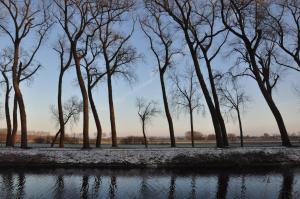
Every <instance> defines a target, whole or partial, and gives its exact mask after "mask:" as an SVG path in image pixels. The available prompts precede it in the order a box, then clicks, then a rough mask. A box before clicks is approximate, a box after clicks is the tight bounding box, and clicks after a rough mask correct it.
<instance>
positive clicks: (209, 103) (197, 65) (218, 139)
mask: <svg viewBox="0 0 300 199" xmlns="http://www.w3.org/2000/svg"><path fill="white" fill-rule="evenodd" d="M188 45H189V49H190V53H191V55H192V59H193V62H194V66H195V71H196V75H197V77H198V80H199V84H200V87H201V89H202V92H203V95H204V97H205V101H206V103H207V106H208V109H209V112H210V115H211V119H212V122H213V126H214V130H215V135H216V144H217V147H220V148H222V147H224V143H223V138H222V131H221V127H220V122H219V120H218V115H217V112H216V110H215V107H214V104H213V102H212V99H211V97H210V94H209V91H208V89H207V86H206V83H205V80H204V77H203V75H202V73H201V70H200V63H199V61H198V57H197V55H196V52H195V51H194V50H193V46H192V44H191V43H190V42H188Z"/></svg>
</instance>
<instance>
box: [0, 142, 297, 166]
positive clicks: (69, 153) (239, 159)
mask: <svg viewBox="0 0 300 199" xmlns="http://www.w3.org/2000/svg"><path fill="white" fill-rule="evenodd" d="M270 166H272V167H273V166H274V167H283V166H300V148H284V147H272V148H271V147H268V148H267V147H256V148H254V147H249V148H229V149H217V148H156V149H154V148H151V149H91V150H80V149H58V148H40V149H27V150H23V149H19V148H1V149H0V167H41V168H60V167H62V168H170V167H174V168H186V167H190V168H225V167H270Z"/></svg>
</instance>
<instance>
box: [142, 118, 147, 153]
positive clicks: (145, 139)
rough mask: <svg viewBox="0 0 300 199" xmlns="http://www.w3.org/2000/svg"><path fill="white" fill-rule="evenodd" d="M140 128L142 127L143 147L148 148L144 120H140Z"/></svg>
mask: <svg viewBox="0 0 300 199" xmlns="http://www.w3.org/2000/svg"><path fill="white" fill-rule="evenodd" d="M142 129H143V136H144V144H145V147H146V148H148V141H147V137H146V130H145V121H142Z"/></svg>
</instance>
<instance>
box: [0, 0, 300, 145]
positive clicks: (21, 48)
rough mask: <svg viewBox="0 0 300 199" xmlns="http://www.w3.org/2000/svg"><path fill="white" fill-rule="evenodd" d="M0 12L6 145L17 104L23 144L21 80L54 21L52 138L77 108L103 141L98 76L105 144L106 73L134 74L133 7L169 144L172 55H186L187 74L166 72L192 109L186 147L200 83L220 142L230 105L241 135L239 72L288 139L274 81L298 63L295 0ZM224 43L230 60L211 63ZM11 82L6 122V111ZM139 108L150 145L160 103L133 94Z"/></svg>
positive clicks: (11, 3) (24, 6)
mask: <svg viewBox="0 0 300 199" xmlns="http://www.w3.org/2000/svg"><path fill="white" fill-rule="evenodd" d="M0 13H1V14H0V31H1V38H7V40H5V41H4V39H2V40H1V45H2V46H5V45H6V46H8V47H6V48H4V47H3V48H2V53H1V63H0V64H1V72H2V76H3V83H4V84H5V90H6V95H5V113H6V114H5V115H6V122H7V146H14V144H15V135H16V132H17V128H18V108H19V114H20V124H21V147H22V148H27V119H26V111H25V103H24V99H23V96H22V92H21V89H20V83H22V82H24V81H28V80H30V79H31V78H32V77H33V76H34V75H35V74H36V72H37V71H38V70H39V69H40V68H41V64H40V63H39V62H38V61H37V60H36V59H35V58H36V54H37V52H38V51H39V49H40V47H41V45H42V44H43V42H44V40H45V39H46V37H47V33H48V32H49V31H50V30H51V27H53V26H55V27H56V28H57V29H58V30H60V31H58V32H59V39H57V40H58V41H57V45H56V46H55V47H54V50H55V51H56V52H57V54H58V55H59V56H58V57H59V60H60V72H59V81H58V95H57V106H55V107H53V108H52V109H53V112H54V115H55V117H56V118H57V119H58V123H59V130H58V132H57V134H56V136H55V139H54V140H53V144H54V143H55V140H56V139H57V137H58V136H59V147H64V135H65V126H66V124H67V123H68V122H69V121H71V119H73V120H74V121H77V120H78V115H79V114H80V113H81V112H82V113H83V131H82V132H83V148H89V147H90V143H89V109H91V111H92V114H93V118H94V121H95V125H96V128H97V141H96V146H97V147H100V146H101V137H102V126H101V121H100V116H99V115H98V112H97V106H96V104H95V102H94V99H93V89H95V88H96V86H97V85H98V84H99V83H100V82H101V81H102V80H104V79H105V80H106V81H107V90H108V101H109V110H110V123H111V135H112V146H113V147H116V146H117V130H116V124H115V123H116V122H115V111H114V101H113V84H112V79H113V78H114V77H122V78H124V79H125V80H127V81H132V80H134V79H135V76H134V70H133V66H134V65H135V63H136V62H137V61H138V60H139V58H140V57H141V55H140V54H139V53H138V52H137V51H136V49H135V48H134V46H133V45H132V44H130V39H132V36H133V33H134V31H135V28H136V27H137V25H136V21H137V20H136V16H137V15H139V14H140V13H142V14H140V16H139V17H138V18H139V20H138V21H139V25H140V26H138V27H139V28H140V29H141V31H142V32H143V33H144V36H145V38H146V39H147V40H148V43H149V46H150V50H151V53H152V55H153V56H154V58H155V61H156V65H157V69H158V72H159V77H160V85H161V90H162V97H163V105H164V113H165V115H166V119H167V122H168V126H169V133H170V142H171V146H172V147H175V146H176V143H175V135H174V127H173V121H172V116H171V113H170V107H169V104H170V103H169V101H168V95H167V88H166V74H168V73H169V70H170V69H171V68H173V66H175V65H177V64H176V62H177V60H178V57H179V59H181V58H183V57H184V58H185V59H187V60H189V61H190V62H191V64H192V67H190V68H189V67H185V68H186V74H185V75H174V76H173V78H172V89H173V90H172V89H171V90H172V93H173V96H172V99H173V100H172V101H173V102H174V104H175V105H176V106H178V107H180V108H184V109H185V110H186V111H187V112H188V113H189V115H190V126H191V137H192V145H193V146H194V139H193V132H194V124H193V113H194V111H195V110H200V109H201V108H202V107H203V105H202V104H201V101H200V96H201V95H200V94H199V91H202V93H203V96H204V101H205V102H206V105H207V107H208V110H209V113H210V115H211V119H212V123H213V126H214V132H215V135H216V145H217V147H227V146H228V138H227V131H226V125H225V122H224V114H223V112H222V107H223V108H226V109H227V110H229V111H230V110H235V111H236V113H237V117H238V120H239V127H240V133H241V136H240V137H241V139H242V137H243V131H242V122H241V108H242V107H243V106H244V104H245V103H246V102H247V101H249V99H248V97H247V96H246V94H245V92H244V91H243V90H242V89H241V87H240V84H239V82H238V81H237V80H238V79H239V78H244V77H251V78H252V79H253V80H254V81H255V82H256V83H257V85H258V87H259V90H260V92H261V93H262V95H263V97H264V99H265V101H266V102H267V104H268V106H269V108H270V110H271V112H272V113H273V116H274V118H275V120H276V122H277V125H278V129H279V132H280V135H281V138H282V145H283V146H291V143H290V140H289V137H288V133H287V130H286V127H285V124H284V120H283V118H282V115H281V113H280V111H279V109H278V107H277V105H276V103H275V101H274V99H273V90H274V88H275V86H276V85H277V83H278V81H279V80H280V79H281V76H280V75H281V69H289V70H292V71H298V72H299V71H300V56H299V54H300V28H299V27H300V2H299V1H298V0H243V1H239V0H221V1H214V0H208V1H206V0H144V2H139V1H135V0H111V1H107V0H99V1H88V0H52V1H45V0H43V1H38V2H37V1H32V0H21V1H20V0H18V1H17V0H0ZM128 27H129V28H128ZM121 30H122V31H121ZM31 44H32V45H33V46H30V45H31ZM29 46H30V47H29ZM225 47H226V50H224V48H225ZM228 49H229V50H228ZM222 52H226V53H228V54H227V56H229V55H230V57H231V58H232V59H235V60H236V62H235V64H234V66H233V67H231V68H230V69H226V68H225V63H224V66H223V65H222V66H217V65H216V63H219V64H220V63H222V62H216V61H215V60H217V59H222V58H223V59H224V53H222ZM222 55H223V57H222ZM100 65H103V67H100ZM189 65H190V64H189ZM71 67H73V68H75V70H76V78H77V81H78V85H79V88H80V91H81V96H82V102H81V101H78V100H77V99H75V98H71V99H70V100H69V101H67V102H66V103H63V101H62V95H63V78H64V75H65V73H66V72H67V71H68V70H69V69H70V68H71ZM220 69H222V70H220ZM12 88H13V91H14V103H13V122H11V118H10V110H9V109H10V106H9V104H10V102H9V96H10V92H11V91H12ZM137 107H138V110H139V117H140V118H141V121H142V125H143V135H144V138H145V144H146V146H147V139H146V133H145V122H146V121H147V120H148V119H149V118H150V117H151V116H153V115H155V114H156V113H157V112H159V111H158V109H157V107H156V105H155V103H154V102H153V101H150V102H149V103H147V102H146V101H145V100H142V99H140V100H138V101H137ZM241 145H243V140H241Z"/></svg>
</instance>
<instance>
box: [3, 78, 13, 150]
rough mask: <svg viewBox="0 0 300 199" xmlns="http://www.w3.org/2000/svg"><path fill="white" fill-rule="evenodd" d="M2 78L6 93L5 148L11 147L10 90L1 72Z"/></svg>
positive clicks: (6, 79) (7, 81)
mask: <svg viewBox="0 0 300 199" xmlns="http://www.w3.org/2000/svg"><path fill="white" fill-rule="evenodd" d="M2 75H3V78H4V79H5V83H6V93H5V118H6V126H7V128H6V130H7V133H6V146H11V139H12V135H11V119H10V112H9V93H10V91H11V88H10V87H9V80H8V78H7V76H6V74H5V72H2Z"/></svg>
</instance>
